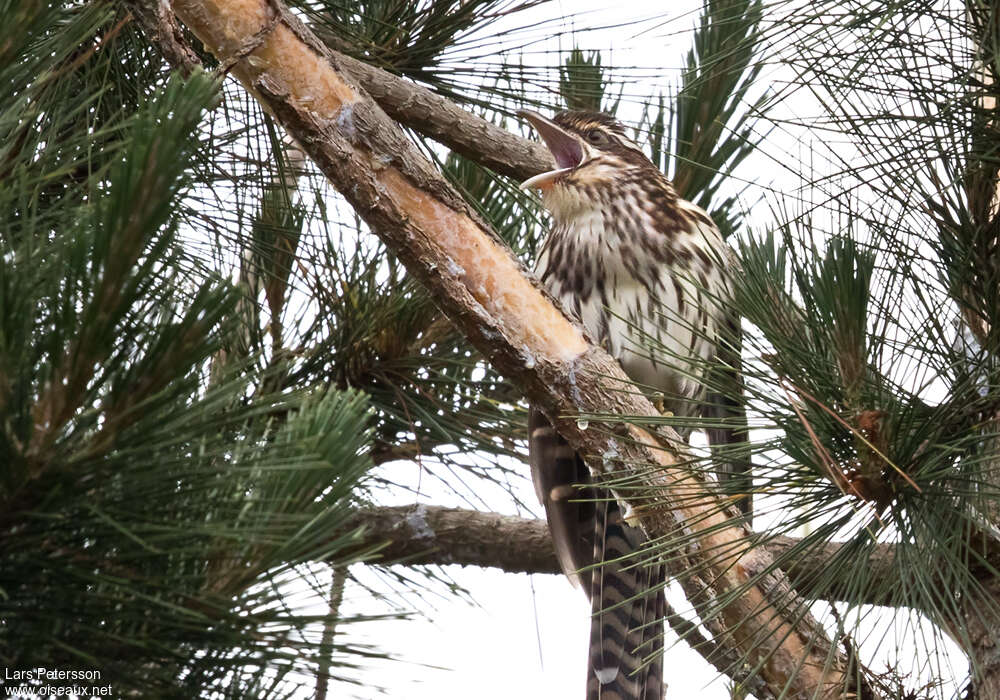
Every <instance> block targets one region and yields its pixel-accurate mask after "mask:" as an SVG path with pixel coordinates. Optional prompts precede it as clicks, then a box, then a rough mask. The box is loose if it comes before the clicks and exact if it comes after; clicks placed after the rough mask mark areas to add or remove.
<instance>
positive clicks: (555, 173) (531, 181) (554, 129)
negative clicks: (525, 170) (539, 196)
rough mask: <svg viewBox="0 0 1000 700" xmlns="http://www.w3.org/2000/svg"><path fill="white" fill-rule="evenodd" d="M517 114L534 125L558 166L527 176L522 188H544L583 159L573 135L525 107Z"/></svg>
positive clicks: (581, 147)
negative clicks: (530, 176)
mask: <svg viewBox="0 0 1000 700" xmlns="http://www.w3.org/2000/svg"><path fill="white" fill-rule="evenodd" d="M517 116H519V117H522V118H524V119H527V120H528V121H529V122H531V125H532V126H533V127H535V131H537V132H538V135H539V136H541V137H542V140H543V141H545V145H546V146H548V148H549V151H551V153H552V157H553V158H555V159H556V165H558V166H559V167H558V168H556V169H555V170H550V171H548V172H546V173H541V174H539V175H535V176H534V177H532V178H528V179H527V180H525V181H524V182H522V183H521V189H522V190H527V189H529V188H532V187H536V188H538V189H540V190H544V189H545V188H546V187H548V186H549V185H551V184H552V183H553V181H555V179H556V178H557V177H559V176H560V175H562V174H563V173H566V172H569V171H570V170H572V169H573V168H575V167H576V166H578V165H580V162H581V161H582V160H583V146H581V145H580V142H579V141H578V140H577V138H576V137H575V136H573V135H572V134H570V133H569V132H566V131H563V129H562V128H561V127H559V126H557V125H556V124H554V123H553V122H552V121H550V120H549V119H546V118H545V117H543V116H542V115H541V114H539V113H538V112H529V111H528V110H526V109H522V110H520V111H518V113H517Z"/></svg>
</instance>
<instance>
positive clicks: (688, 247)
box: [519, 111, 750, 700]
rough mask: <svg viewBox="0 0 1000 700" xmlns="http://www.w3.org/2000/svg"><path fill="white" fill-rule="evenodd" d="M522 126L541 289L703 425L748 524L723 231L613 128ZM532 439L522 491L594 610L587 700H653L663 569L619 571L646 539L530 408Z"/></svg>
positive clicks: (542, 122)
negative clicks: (528, 137) (541, 209)
mask: <svg viewBox="0 0 1000 700" xmlns="http://www.w3.org/2000/svg"><path fill="white" fill-rule="evenodd" d="M519 115H520V116H521V117H523V118H524V119H526V120H527V121H528V122H530V123H531V125H532V126H533V127H534V128H535V130H536V131H537V132H538V134H539V135H540V136H541V138H542V140H543V141H544V142H545V144H546V146H547V147H548V149H549V150H550V151H551V152H552V156H553V157H554V159H555V161H556V165H557V168H556V169H555V170H552V171H550V172H545V173H542V174H540V175H537V176H535V177H533V178H531V179H529V180H527V181H525V182H524V183H523V184H522V185H521V187H522V188H525V189H528V188H535V189H538V190H540V192H541V196H542V202H543V204H544V205H545V207H546V209H548V210H549V212H550V214H551V217H552V228H551V231H550V232H549V234H548V236H547V238H546V240H545V243H544V245H543V247H542V249H541V252H540V253H539V256H538V260H537V262H536V265H535V273H536V275H537V276H538V278H539V279H540V280H541V282H542V284H543V285H544V286H545V288H546V289H547V290H548V291H549V293H550V294H552V296H554V297H555V298H556V299H558V300H559V301H560V302H561V303H562V305H563V307H564V308H565V309H566V310H567V311H568V312H569V313H571V314H572V315H574V316H575V317H576V319H577V320H578V321H579V322H580V323H582V324H583V326H584V327H585V328H586V330H587V332H588V333H589V335H590V336H591V337H592V338H593V339H594V340H595V341H596V342H597V343H598V344H599V345H601V346H602V347H604V349H605V350H607V351H608V352H609V353H610V354H611V355H613V356H614V357H615V358H617V359H618V360H619V362H620V363H621V365H622V368H623V369H624V370H625V373H626V374H627V375H628V376H629V378H630V379H631V380H632V381H634V382H635V383H636V385H637V386H638V387H639V388H640V389H642V390H643V391H646V392H648V393H649V394H650V395H651V397H655V398H656V399H657V402H658V404H659V405H660V406H662V408H663V409H664V410H665V411H670V412H672V413H673V414H674V415H675V416H678V417H679V418H681V419H682V420H681V421H680V422H679V425H680V429H679V432H680V433H681V434H682V435H683V436H684V437H685V438H686V437H687V436H688V434H689V433H690V432H691V430H690V428H685V427H684V423H683V419H684V418H692V419H697V420H700V421H701V422H702V424H703V425H704V426H705V427H706V431H705V432H706V433H707V434H708V438H709V443H710V444H711V445H712V447H713V449H714V450H715V451H716V452H717V455H718V457H719V459H718V460H716V462H717V464H718V466H716V467H715V469H716V471H717V474H718V477H719V480H720V481H721V482H724V483H725V482H728V483H729V486H730V488H729V492H730V494H732V495H733V498H735V499H736V500H737V501H738V502H739V504H740V508H741V510H742V511H743V512H744V513H746V514H749V510H750V496H749V493H748V492H749V488H747V483H748V478H749V476H748V468H749V462H748V461H747V460H746V459H745V458H742V457H741V458H736V457H734V455H740V454H744V453H743V452H741V451H740V450H739V449H731V448H732V447H733V446H738V445H739V444H740V443H743V444H745V439H746V435H745V429H744V431H743V434H740V433H741V431H740V430H739V429H738V427H739V426H740V424H741V422H742V424H743V425H745V414H744V413H743V412H742V408H741V402H740V401H739V395H740V394H739V388H740V386H741V384H740V382H741V379H740V378H739V346H738V342H739V330H738V327H739V318H738V317H734V316H733V314H732V313H731V312H730V311H729V310H728V309H727V299H728V294H729V280H728V279H727V265H726V264H725V258H724V257H723V250H724V246H725V243H724V242H723V239H722V236H721V234H720V233H719V229H718V227H716V225H715V223H714V222H713V221H712V219H711V218H710V217H709V216H708V214H706V213H705V211H703V210H702V209H701V208H700V207H698V206H696V205H694V204H692V203H691V202H688V201H685V200H684V199H682V198H681V197H679V196H678V194H677V192H676V191H675V190H674V187H673V185H672V183H671V182H670V180H669V179H667V177H666V176H664V175H663V174H662V173H661V172H660V171H659V169H658V168H657V167H656V166H655V165H654V164H653V163H652V162H651V161H650V160H649V158H647V157H646V155H645V154H644V153H643V152H642V149H641V148H640V147H639V146H638V145H637V144H636V143H634V142H633V141H632V140H631V139H629V138H628V136H627V135H626V132H625V129H624V127H623V126H622V125H621V124H620V123H619V122H617V121H616V120H615V119H614V118H613V117H611V116H609V115H606V114H601V113H590V112H561V113H559V114H556V115H555V116H554V117H553V118H552V119H549V118H546V117H544V116H542V115H540V114H537V113H535V112H528V111H522V112H519ZM720 368H721V369H720ZM708 372H712V376H711V377H709V376H708V375H707V373H708ZM528 430H529V440H528V446H529V460H530V463H531V472H532V479H533V481H534V484H535V489H536V492H537V494H538V498H539V500H540V501H541V502H542V504H543V505H544V506H545V513H546V517H547V520H548V523H549V528H550V530H551V533H552V539H553V542H554V544H555V548H556V553H557V555H558V557H559V562H560V564H561V566H562V568H563V570H564V571H565V572H566V574H567V575H568V576H569V577H570V578H571V579H573V580H574V581H575V582H577V583H579V584H580V585H581V586H582V587H583V589H584V591H585V592H586V593H587V595H588V597H589V598H590V601H591V606H592V612H593V616H592V621H591V639H590V657H589V663H588V677H587V698H588V700H597V699H600V700H660V699H661V698H662V697H663V692H664V689H663V680H662V664H661V661H660V655H661V654H660V652H661V650H662V644H663V642H662V637H661V635H662V625H661V624H660V621H661V620H662V619H663V615H664V607H665V605H664V599H663V593H662V585H663V583H664V579H663V573H662V570H661V567H660V566H659V565H656V564H650V563H648V562H646V563H641V562H639V561H637V560H636V558H634V557H633V558H629V556H628V555H629V554H631V553H634V552H636V551H637V550H640V549H642V547H643V546H644V544H645V536H644V534H643V533H642V531H641V530H640V529H638V528H637V527H633V526H632V525H630V524H629V523H628V522H627V520H626V518H625V517H624V516H623V513H622V510H621V508H620V507H619V504H618V503H617V501H616V500H615V498H614V497H613V494H612V493H611V492H610V490H608V489H607V488H605V487H602V486H601V484H600V483H598V482H597V481H596V479H595V478H594V477H593V476H592V475H591V473H590V471H589V469H588V468H587V466H586V464H585V463H584V461H583V460H582V459H581V457H580V456H579V455H578V454H576V453H575V452H574V450H573V449H572V448H571V447H570V446H569V445H568V444H567V443H566V441H565V440H563V439H562V438H561V437H560V436H559V434H558V433H557V432H556V431H555V430H554V428H553V427H552V425H551V424H550V422H549V421H548V419H547V418H546V417H545V416H544V415H543V414H542V413H541V412H540V411H538V410H537V409H535V408H532V409H531V411H530V413H529V419H528ZM727 446H729V447H730V449H727Z"/></svg>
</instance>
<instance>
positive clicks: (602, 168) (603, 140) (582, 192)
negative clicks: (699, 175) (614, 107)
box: [518, 110, 665, 215]
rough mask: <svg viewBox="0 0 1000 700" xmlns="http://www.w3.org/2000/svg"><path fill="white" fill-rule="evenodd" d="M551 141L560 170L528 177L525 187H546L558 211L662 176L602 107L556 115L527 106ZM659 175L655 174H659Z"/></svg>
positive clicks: (546, 197)
mask: <svg viewBox="0 0 1000 700" xmlns="http://www.w3.org/2000/svg"><path fill="white" fill-rule="evenodd" d="M518 116H520V117H522V118H524V119H526V120H527V121H528V122H530V123H531V125H532V126H533V127H534V128H535V130H536V131H537V132H538V134H539V136H541V137H542V140H543V141H544V142H545V145H546V146H548V149H549V151H551V153H552V156H553V158H555V161H556V166H557V167H556V169H555V170H550V171H548V172H545V173H541V174H540V175H535V176H534V177H532V178H530V179H528V180H525V181H524V182H523V183H521V188H522V189H529V188H536V189H539V190H541V192H542V197H543V199H544V201H545V204H546V206H547V207H548V208H549V209H550V210H551V211H552V212H553V214H557V215H558V214H559V213H560V211H564V212H565V213H570V211H571V210H573V209H576V208H578V207H580V206H587V204H588V203H589V202H592V201H593V200H594V199H595V197H596V196H598V195H600V194H606V193H607V192H608V191H612V192H613V191H615V190H616V189H619V188H623V187H627V185H628V183H629V182H630V181H634V180H636V179H639V178H642V177H645V178H647V179H648V178H649V177H650V176H651V175H653V177H654V178H655V179H663V180H665V178H663V177H662V176H661V175H660V172H659V170H657V169H656V166H654V165H653V163H652V162H651V161H650V160H649V158H647V157H646V155H645V154H644V153H643V152H642V149H641V148H639V146H638V145H637V144H636V143H635V142H634V141H632V140H631V139H630V138H629V137H628V136H626V135H625V127H624V126H622V124H621V123H620V122H618V121H617V120H616V119H615V118H614V117H612V116H610V115H608V114H602V113H600V112H559V113H558V114H556V115H555V116H554V117H552V118H551V119H548V118H546V117H543V116H542V115H541V114H538V113H537V112H529V111H527V110H522V111H520V112H518ZM654 174H655V175H654Z"/></svg>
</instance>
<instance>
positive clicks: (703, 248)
mask: <svg viewBox="0 0 1000 700" xmlns="http://www.w3.org/2000/svg"><path fill="white" fill-rule="evenodd" d="M622 199H623V200H624V201H636V200H635V199H631V200H630V199H629V198H628V197H624V198H622ZM593 201H594V206H591V207H580V208H576V207H574V211H573V216H570V217H559V216H557V217H555V220H554V222H553V228H552V231H551V233H550V234H549V238H548V240H547V241H546V243H545V246H544V248H543V250H542V252H541V254H540V255H539V257H538V260H537V262H536V265H535V272H536V274H537V275H538V276H539V278H540V279H541V280H542V283H543V284H544V285H545V287H546V288H547V289H548V291H549V292H550V293H551V294H552V295H553V296H555V297H556V298H558V299H559V300H560V301H561V302H562V304H563V305H564V307H565V308H566V309H567V310H569V311H570V312H572V313H573V314H574V315H576V317H577V318H578V319H579V320H580V322H581V323H582V324H583V326H584V327H585V328H586V329H587V332H588V333H589V334H590V335H591V336H592V337H593V338H594V339H595V340H596V341H597V342H598V343H600V344H601V345H602V346H603V347H604V348H605V349H606V350H607V351H608V352H609V353H610V354H611V355H612V356H614V357H615V358H617V359H618V360H619V361H620V362H621V364H622V367H623V369H624V370H625V372H626V374H628V376H629V377H630V378H631V379H632V380H633V381H635V382H637V383H639V384H641V385H644V386H646V387H649V388H650V389H651V390H655V391H658V392H662V393H663V394H664V396H665V404H666V407H667V408H668V409H670V410H673V411H674V412H675V413H677V414H678V415H689V414H690V412H691V406H692V405H693V402H692V401H690V400H692V399H697V398H699V396H700V394H701V393H702V384H701V382H700V381H699V379H698V377H699V376H700V375H701V368H702V365H701V363H702V362H704V361H707V360H709V359H711V358H712V357H713V355H714V352H715V347H716V335H717V333H718V330H719V326H720V319H721V318H722V313H721V305H722V304H721V303H720V302H724V300H725V295H726V294H727V293H728V292H727V290H728V285H727V282H726V278H725V272H724V271H725V267H724V264H723V262H722V260H721V258H720V251H721V250H722V249H723V245H724V244H723V242H722V237H721V235H720V234H719V231H718V229H717V228H716V226H715V224H714V223H713V222H712V220H711V219H710V218H709V217H708V215H707V214H706V213H705V212H704V211H703V210H702V209H700V208H699V207H697V206H695V205H694V204H691V203H689V202H686V201H684V200H680V199H676V200H675V201H674V202H673V203H671V204H672V211H670V212H669V214H668V215H666V216H664V214H663V212H662V211H661V212H651V211H648V210H646V209H642V208H636V209H635V210H634V211H629V210H628V209H627V208H626V207H624V206H622V205H621V204H620V203H616V202H614V201H613V200H612V201H611V202H610V203H609V202H608V201H607V200H605V203H604V204H603V205H601V204H598V202H599V201H600V197H596V198H595V200H593ZM639 201H641V200H639Z"/></svg>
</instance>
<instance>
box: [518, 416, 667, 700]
mask: <svg viewBox="0 0 1000 700" xmlns="http://www.w3.org/2000/svg"><path fill="white" fill-rule="evenodd" d="M528 451H529V461H530V463H531V474H532V480H533V481H534V483H535V491H536V492H537V494H538V499H539V500H540V501H541V502H542V504H543V505H544V506H545V515H546V518H547V520H548V523H549V530H550V531H551V533H552V541H553V545H554V546H555V550H556V555H557V556H558V558H559V563H560V565H561V566H562V568H563V571H564V572H566V575H567V576H569V577H570V579H571V580H573V581H574V582H575V583H579V584H581V585H582V587H583V590H584V592H585V593H586V594H587V596H588V597H589V598H590V600H591V608H592V611H593V616H592V618H591V638H590V658H589V661H588V664H587V700H662V698H663V667H662V660H661V658H660V657H661V653H662V649H663V637H662V629H661V627H662V625H661V623H660V621H661V620H662V619H663V616H664V614H665V603H664V599H663V593H662V592H661V591H655V592H653V591H652V589H654V588H655V587H657V586H659V585H660V584H661V583H662V581H663V572H662V567H659V566H653V567H649V566H638V565H637V563H636V560H635V558H634V557H629V556H628V555H629V554H631V553H633V552H635V551H637V550H638V549H640V548H641V547H642V545H643V543H644V542H645V536H644V535H643V533H642V531H641V530H639V529H638V528H634V527H631V526H630V525H628V524H626V523H625V522H624V520H623V519H622V514H621V509H620V508H619V506H618V504H617V502H615V501H614V499H613V498H612V497H611V495H610V493H609V492H608V491H606V490H604V489H595V488H594V487H592V486H590V484H591V477H590V471H589V470H588V469H587V466H586V464H584V462H583V460H582V459H580V457H579V456H578V455H577V454H576V452H575V451H574V450H573V448H572V447H570V446H569V444H568V443H567V442H566V441H565V440H564V439H563V438H562V436H560V435H559V434H558V433H557V432H556V431H555V429H554V428H553V427H552V425H551V424H550V423H549V421H548V419H547V418H545V416H544V415H543V414H542V413H541V412H539V411H537V410H536V409H534V408H532V409H531V410H530V412H529V414H528ZM595 562H596V563H597V564H598V565H597V566H594V564H595ZM647 660H648V663H645V662H646V661H647ZM602 681H603V682H602Z"/></svg>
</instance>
